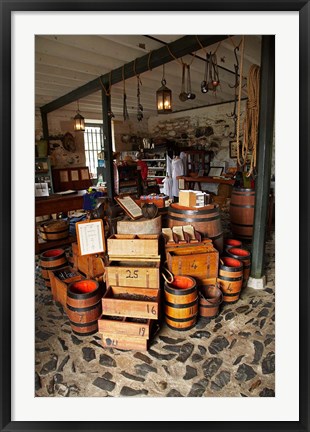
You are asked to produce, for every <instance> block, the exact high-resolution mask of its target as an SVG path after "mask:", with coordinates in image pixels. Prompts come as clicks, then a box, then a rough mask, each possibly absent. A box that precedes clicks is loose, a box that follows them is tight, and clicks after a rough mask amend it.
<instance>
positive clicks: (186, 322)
mask: <svg viewBox="0 0 310 432" xmlns="http://www.w3.org/2000/svg"><path fill="white" fill-rule="evenodd" d="M165 279H166V278H165ZM164 294H165V302H164V303H165V320H166V323H167V325H168V327H170V328H172V329H173V330H190V329H191V328H192V327H194V326H195V325H196V322H197V316H198V291H197V286H196V281H195V279H194V278H192V277H190V276H174V278H173V281H169V282H168V281H167V279H166V282H165V285H164Z"/></svg>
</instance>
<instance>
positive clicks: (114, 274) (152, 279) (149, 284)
mask: <svg viewBox="0 0 310 432" xmlns="http://www.w3.org/2000/svg"><path fill="white" fill-rule="evenodd" d="M159 266H160V265H159V262H146V263H139V264H136V265H135V264H134V263H133V262H130V261H110V262H109V264H108V266H107V267H106V281H107V286H110V285H111V286H123V287H144V288H159V287H160V268H159Z"/></svg>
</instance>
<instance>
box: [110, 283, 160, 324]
mask: <svg viewBox="0 0 310 432" xmlns="http://www.w3.org/2000/svg"><path fill="white" fill-rule="evenodd" d="M159 299H160V291H159V289H145V288H138V287H130V288H129V287H127V288H126V287H119V286H113V287H111V286H110V287H109V288H108V290H107V292H106V293H105V295H104V296H103V298H102V313H103V314H104V315H111V316H124V317H125V316H126V317H134V318H149V319H157V318H158V313H159Z"/></svg>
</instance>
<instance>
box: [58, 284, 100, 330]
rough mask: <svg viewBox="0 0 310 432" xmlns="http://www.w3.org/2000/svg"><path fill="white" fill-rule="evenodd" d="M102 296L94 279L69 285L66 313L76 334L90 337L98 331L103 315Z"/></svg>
mask: <svg viewBox="0 0 310 432" xmlns="http://www.w3.org/2000/svg"><path fill="white" fill-rule="evenodd" d="M102 295H103V292H102V289H101V287H100V286H99V283H98V282H97V281H95V280H92V279H84V280H81V281H76V282H72V283H70V284H69V285H68V291H67V304H66V312H67V315H68V318H69V320H70V325H71V328H72V330H73V332H74V333H76V334H78V335H80V336H88V335H91V334H93V333H96V332H97V331H98V319H99V317H100V316H101V314H102V303H101V299H102Z"/></svg>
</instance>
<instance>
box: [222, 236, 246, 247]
mask: <svg viewBox="0 0 310 432" xmlns="http://www.w3.org/2000/svg"><path fill="white" fill-rule="evenodd" d="M232 247H242V242H241V241H240V240H237V239H233V238H227V239H225V240H224V248H225V250H227V249H230V248H232Z"/></svg>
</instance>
